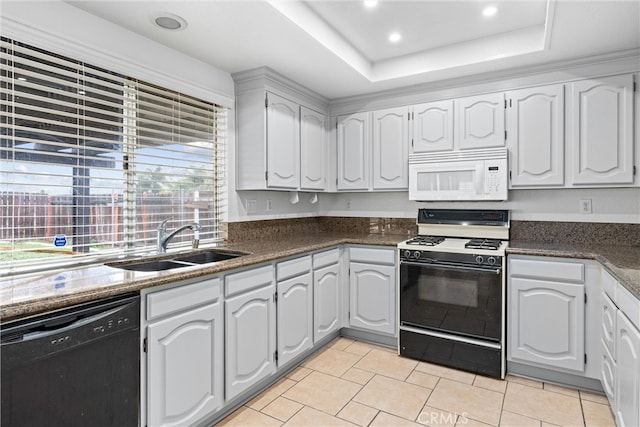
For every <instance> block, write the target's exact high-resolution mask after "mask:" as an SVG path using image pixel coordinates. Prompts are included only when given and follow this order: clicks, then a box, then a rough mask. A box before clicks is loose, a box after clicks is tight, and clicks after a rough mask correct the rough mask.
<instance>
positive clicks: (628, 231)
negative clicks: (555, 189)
mask: <svg viewBox="0 0 640 427" xmlns="http://www.w3.org/2000/svg"><path fill="white" fill-rule="evenodd" d="M510 240H511V241H526V242H541V243H562V244H577V245H619V246H640V224H628V223H595V222H547V221H511V230H510Z"/></svg>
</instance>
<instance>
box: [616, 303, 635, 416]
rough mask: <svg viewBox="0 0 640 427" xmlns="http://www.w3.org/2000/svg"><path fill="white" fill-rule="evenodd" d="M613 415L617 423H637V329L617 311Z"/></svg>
mask: <svg viewBox="0 0 640 427" xmlns="http://www.w3.org/2000/svg"><path fill="white" fill-rule="evenodd" d="M616 323H617V327H616V357H617V359H616V377H615V382H616V391H615V402H616V403H615V414H616V420H617V422H618V425H619V426H621V427H622V426H628V427H632V426H639V425H640V331H639V330H638V329H637V328H636V327H635V326H634V325H633V324H632V323H631V322H630V321H629V319H627V317H626V316H625V315H624V314H623V313H621V312H620V310H618V318H617V322H616Z"/></svg>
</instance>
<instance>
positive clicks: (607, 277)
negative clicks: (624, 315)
mask: <svg viewBox="0 0 640 427" xmlns="http://www.w3.org/2000/svg"><path fill="white" fill-rule="evenodd" d="M600 283H602V290H603V292H604V293H605V294H607V295H608V296H609V298H611V301H613V302H614V303H615V302H616V287H617V285H618V281H617V280H616V279H614V278H613V276H612V275H611V274H609V272H608V271H606V270H604V269H603V270H602V273H601V274H600Z"/></svg>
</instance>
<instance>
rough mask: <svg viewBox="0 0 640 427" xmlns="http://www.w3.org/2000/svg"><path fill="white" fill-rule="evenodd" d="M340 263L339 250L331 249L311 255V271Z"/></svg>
mask: <svg viewBox="0 0 640 427" xmlns="http://www.w3.org/2000/svg"><path fill="white" fill-rule="evenodd" d="M338 261H340V249H331V250H328V251H324V252H319V253H317V254H313V269H314V270H315V269H316V268H320V267H324V266H325V265H331V264H336V263H337V262H338Z"/></svg>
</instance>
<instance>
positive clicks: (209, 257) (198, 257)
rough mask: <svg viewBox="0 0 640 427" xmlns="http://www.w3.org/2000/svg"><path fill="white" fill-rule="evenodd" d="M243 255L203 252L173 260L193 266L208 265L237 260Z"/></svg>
mask: <svg viewBox="0 0 640 427" xmlns="http://www.w3.org/2000/svg"><path fill="white" fill-rule="evenodd" d="M242 255H244V254H239V253H233V252H223V251H205V252H199V253H197V254H189V255H183V256H179V257H175V258H173V259H174V260H176V261H182V262H190V263H193V264H209V263H210V262H220V261H226V260H228V259H233V258H237V257H239V256H242Z"/></svg>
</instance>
